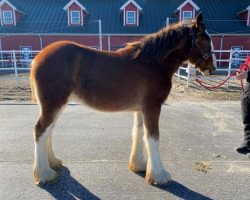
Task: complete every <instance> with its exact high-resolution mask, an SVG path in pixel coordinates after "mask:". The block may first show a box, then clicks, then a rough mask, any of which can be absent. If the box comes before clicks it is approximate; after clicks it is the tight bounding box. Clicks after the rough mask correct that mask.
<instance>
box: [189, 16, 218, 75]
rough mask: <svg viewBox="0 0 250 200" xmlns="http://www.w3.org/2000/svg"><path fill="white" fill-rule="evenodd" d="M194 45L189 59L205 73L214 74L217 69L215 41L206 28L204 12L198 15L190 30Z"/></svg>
mask: <svg viewBox="0 0 250 200" xmlns="http://www.w3.org/2000/svg"><path fill="white" fill-rule="evenodd" d="M190 35H191V37H192V47H191V49H190V54H189V58H188V61H189V62H190V63H192V64H193V65H195V68H196V69H198V70H199V71H200V72H201V73H202V74H203V75H209V74H212V73H213V72H214V71H215V70H216V58H215V55H214V54H213V53H214V52H213V50H214V48H213V43H212V40H211V37H210V36H209V34H208V32H207V31H206V29H205V25H204V22H203V16H202V13H200V14H199V15H198V16H197V19H196V22H195V23H194V24H193V26H192V27H191V30H190Z"/></svg>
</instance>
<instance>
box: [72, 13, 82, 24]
mask: <svg viewBox="0 0 250 200" xmlns="http://www.w3.org/2000/svg"><path fill="white" fill-rule="evenodd" d="M71 24H80V12H79V11H78V10H74V11H71Z"/></svg>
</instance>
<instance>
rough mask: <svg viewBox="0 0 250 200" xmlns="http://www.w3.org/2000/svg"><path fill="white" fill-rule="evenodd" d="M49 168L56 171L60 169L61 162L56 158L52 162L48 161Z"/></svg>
mask: <svg viewBox="0 0 250 200" xmlns="http://www.w3.org/2000/svg"><path fill="white" fill-rule="evenodd" d="M49 166H50V167H51V168H52V169H54V170H57V169H59V168H61V167H62V161H61V160H60V159H58V158H55V159H53V160H49Z"/></svg>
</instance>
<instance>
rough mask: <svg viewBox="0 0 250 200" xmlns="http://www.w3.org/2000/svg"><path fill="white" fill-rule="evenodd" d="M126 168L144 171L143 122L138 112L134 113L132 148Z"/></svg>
mask: <svg viewBox="0 0 250 200" xmlns="http://www.w3.org/2000/svg"><path fill="white" fill-rule="evenodd" d="M128 168H129V169H130V170H131V171H133V172H142V171H146V160H145V158H144V154H143V123H142V116H141V113H140V112H135V113H134V125H133V130H132V149H131V154H130V158H129V164H128Z"/></svg>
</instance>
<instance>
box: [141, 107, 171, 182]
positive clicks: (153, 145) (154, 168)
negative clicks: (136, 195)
mask: <svg viewBox="0 0 250 200" xmlns="http://www.w3.org/2000/svg"><path fill="white" fill-rule="evenodd" d="M160 112H161V107H160V106H159V107H153V108H152V107H151V108H146V109H144V110H143V112H142V116H143V123H144V142H145V148H146V152H147V159H148V160H147V170H146V177H145V180H146V182H147V183H148V184H165V183H167V182H169V181H170V180H171V175H170V173H169V172H167V171H166V170H165V169H164V167H163V164H162V162H161V159H160V155H159V125H158V123H159V116H160Z"/></svg>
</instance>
